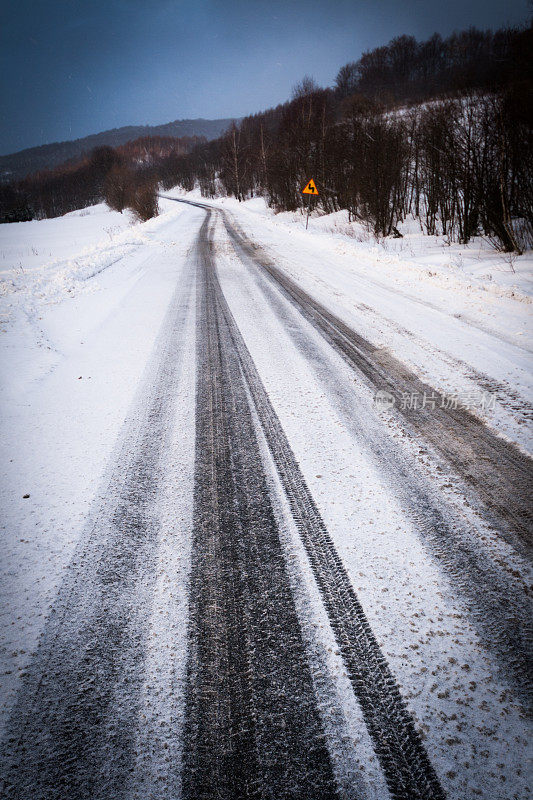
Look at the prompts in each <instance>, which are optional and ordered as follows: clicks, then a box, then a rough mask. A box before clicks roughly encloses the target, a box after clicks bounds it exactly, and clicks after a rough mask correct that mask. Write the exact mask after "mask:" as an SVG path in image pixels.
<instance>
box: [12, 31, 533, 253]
mask: <svg viewBox="0 0 533 800" xmlns="http://www.w3.org/2000/svg"><path fill="white" fill-rule="evenodd" d="M532 52H533V29H532V28H531V27H529V28H527V29H506V30H499V31H496V32H491V31H485V32H483V31H479V30H476V29H470V30H468V31H464V32H461V33H457V34H453V35H452V36H450V37H448V38H446V39H443V38H441V37H440V36H439V35H438V34H435V35H434V36H432V37H431V38H430V39H428V40H427V41H423V42H417V41H416V40H415V39H414V38H413V37H410V36H400V37H397V38H395V39H393V40H392V41H391V42H390V43H389V44H387V45H385V46H383V47H379V48H376V49H374V50H371V51H368V52H366V53H363V55H362V56H361V58H360V59H359V60H358V61H354V62H352V63H349V64H346V65H345V66H343V67H342V68H341V69H340V70H339V72H338V74H337V77H336V80H335V85H334V86H333V87H332V88H327V89H323V88H321V87H319V86H318V85H317V84H316V83H315V81H314V80H313V79H312V78H310V77H305V78H304V79H303V80H302V81H301V82H300V83H299V84H298V85H297V86H295V88H294V90H293V95H292V98H291V100H289V101H288V102H286V103H284V104H282V105H280V106H278V107H276V108H274V109H269V110H267V111H265V112H263V113H260V114H254V115H251V116H248V117H246V118H244V119H243V120H242V121H241V122H240V123H239V124H238V125H235V124H234V125H232V126H231V127H230V128H229V129H228V131H227V132H226V133H225V134H224V135H223V136H221V137H220V138H218V139H216V140H213V141H211V142H206V141H192V140H188V141H181V140H169V142H167V143H162V142H161V141H160V142H158V143H156V142H144V144H143V143H142V142H138V143H137V144H136V145H132V144H131V143H130V144H129V145H125V146H123V147H122V148H117V149H116V150H115V149H113V148H99V149H98V150H96V151H94V152H93V153H92V154H91V155H90V156H88V157H86V158H85V159H84V160H82V162H76V163H74V164H69V165H66V166H64V167H63V168H57V169H56V170H53V171H51V172H44V173H38V174H37V175H34V176H30V177H29V178H27V179H25V180H24V181H21V182H18V183H16V184H12V185H10V186H3V187H0V204H1V206H2V209H3V212H2V221H10V220H20V219H29V218H35V217H45V216H56V215H58V214H63V213H65V212H66V211H69V210H72V209H73V208H80V207H83V206H85V205H89V204H91V203H95V202H99V201H101V200H102V199H103V198H105V199H107V201H108V203H109V205H111V207H113V208H116V209H117V210H123V208H126V207H130V208H132V209H133V210H134V212H135V213H136V215H137V217H138V218H139V219H145V218H148V217H149V216H151V215H152V214H153V213H156V212H157V191H158V189H159V188H162V189H169V188H170V187H173V186H175V185H180V186H182V187H183V188H184V189H185V190H190V189H193V188H194V187H195V186H199V187H200V189H201V192H202V194H203V195H204V196H205V197H214V196H216V195H217V194H227V195H231V196H234V197H236V198H237V199H238V200H244V199H246V198H248V197H251V196H254V195H258V194H259V195H263V196H264V197H265V199H266V201H267V202H268V203H269V205H270V206H272V207H273V208H275V209H276V210H294V209H297V208H298V207H300V206H302V205H303V204H304V202H306V201H305V199H304V197H303V196H302V194H301V189H302V188H303V186H304V185H305V184H306V183H307V181H308V180H309V178H310V177H313V178H314V180H315V181H316V183H317V186H318V190H319V197H318V198H316V199H313V202H314V203H315V206H316V207H317V208H320V209H322V210H323V211H324V212H325V213H328V212H332V211H337V210H339V209H347V210H348V212H349V215H350V218H351V219H352V220H359V221H361V222H362V223H363V224H364V225H365V226H367V227H368V228H369V229H370V230H371V231H372V232H373V233H374V235H375V236H376V237H378V238H380V237H385V236H391V235H392V236H399V235H401V234H400V233H399V231H398V225H399V224H400V223H401V222H402V221H403V220H405V219H406V218H407V217H409V216H411V217H413V218H415V219H417V220H418V221H419V223H420V225H421V227H422V229H423V230H424V231H425V232H426V233H427V234H428V235H434V234H437V233H439V234H443V235H445V236H447V237H448V238H449V240H450V241H458V242H462V243H467V242H468V241H469V240H470V239H471V238H472V237H474V236H477V235H482V236H485V237H486V238H487V239H489V240H490V241H491V243H492V244H493V245H494V247H496V248H497V249H499V250H502V251H504V252H513V251H514V252H516V253H521V252H523V251H524V250H525V249H528V248H531V247H533V148H532V129H533V104H532V88H533V74H532V61H531V53H532Z"/></svg>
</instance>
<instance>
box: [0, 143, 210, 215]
mask: <svg viewBox="0 0 533 800" xmlns="http://www.w3.org/2000/svg"><path fill="white" fill-rule="evenodd" d="M205 141H206V140H205V139H204V138H203V137H198V136H184V137H181V138H174V137H165V136H145V137H141V138H139V139H136V140H134V141H132V142H127V143H126V144H124V145H121V146H120V147H117V148H113V147H108V146H103V147H97V148H95V149H94V150H93V151H92V152H91V153H90V154H89V155H88V156H84V157H83V158H81V159H75V160H73V161H72V162H68V163H66V164H63V165H62V166H60V167H56V168H55V169H52V170H43V171H41V172H37V173H34V174H33V175H29V176H28V177H27V178H24V179H23V180H21V181H17V182H15V183H11V184H3V185H0V222H22V221H26V220H30V219H44V218H47V217H58V216H61V215H62V214H66V213H67V212H69V211H74V210H75V209H78V208H84V207H85V206H88V205H94V204H95V203H101V202H102V201H103V200H104V199H105V196H106V192H107V190H108V187H109V186H110V185H111V183H112V180H111V178H110V176H112V175H116V174H121V175H122V176H123V180H124V181H125V184H127V191H126V196H127V198H126V199H127V202H126V203H125V205H124V206H123V207H122V208H120V209H119V210H121V211H122V210H123V208H126V207H131V208H132V210H133V211H134V212H135V213H136V215H137V216H139V218H141V219H143V218H147V217H145V214H146V213H148V208H149V204H148V203H147V202H146V198H147V197H148V195H149V194H150V193H151V194H152V195H153V197H154V198H155V202H156V206H157V198H156V193H157V182H158V179H159V176H160V175H165V174H166V171H167V169H172V167H173V165H174V163H175V160H176V159H178V158H180V157H182V156H184V155H185V154H187V153H189V152H190V151H191V150H192V149H193V148H194V147H195V146H198V145H200V144H202V143H204V142H205ZM167 165H168V167H167ZM139 198H142V201H141V200H140V199H139ZM151 207H152V209H153V203H152V205H151Z"/></svg>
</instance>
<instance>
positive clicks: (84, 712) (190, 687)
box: [1, 202, 532, 800]
mask: <svg viewBox="0 0 533 800" xmlns="http://www.w3.org/2000/svg"><path fill="white" fill-rule="evenodd" d="M179 209H180V213H179V216H177V217H176V218H170V219H169V221H168V222H166V223H165V225H164V226H162V227H160V228H157V229H154V234H153V241H151V244H150V247H151V248H152V249H151V250H150V251H149V253H148V255H146V254H145V253H144V252H143V251H141V252H136V251H134V252H133V253H127V254H126V255H125V256H124V259H123V260H124V262H125V264H126V265H125V266H123V267H121V266H120V264H119V265H118V266H117V265H116V264H111V265H110V266H109V268H108V271H109V274H111V273H112V272H113V270H115V271H116V270H120V269H125V270H126V273H125V277H124V279H123V282H124V281H126V284H127V286H128V291H124V290H121V292H120V293H119V295H118V296H116V297H115V300H114V305H113V306H112V313H110V314H108V316H106V317H105V319H104V320H103V321H102V322H101V323H100V324H99V325H95V324H94V323H91V325H93V327H92V328H91V326H90V325H87V326H86V328H85V333H84V337H85V338H84V341H85V342H86V344H85V347H86V350H85V352H84V355H83V357H82V358H85V359H86V362H85V363H86V364H87V365H90V364H92V367H94V368H95V371H98V369H100V370H101V369H102V368H101V367H100V362H101V354H102V353H103V352H107V351H108V350H109V344H110V342H111V343H113V342H114V343H115V346H114V348H113V349H116V350H117V356H116V360H115V361H113V356H109V358H110V361H111V363H112V366H113V369H115V370H116V369H117V364H118V362H119V361H120V362H121V363H122V364H123V366H122V367H121V369H122V370H123V374H124V381H125V383H126V384H127V386H130V387H131V392H132V394H133V389H134V388H135V394H134V397H133V400H132V401H131V403H130V406H129V410H128V411H127V412H126V411H125V410H124V412H123V421H122V422H121V423H120V426H119V422H120V418H121V415H120V413H115V416H114V417H113V418H112V419H111V420H110V421H109V423H108V427H107V428H106V427H105V426H103V427H102V429H101V431H100V435H101V439H102V441H101V443H100V444H99V441H98V438H97V437H95V438H94V442H93V448H94V449H95V450H96V451H97V452H98V451H99V452H100V455H99V458H98V463H99V464H102V465H104V464H105V469H102V471H101V473H100V477H99V485H100V488H99V489H98V491H95V490H93V491H92V499H91V504H90V508H88V509H87V514H86V520H85V523H84V524H83V525H79V526H78V527H79V532H78V534H77V536H76V537H74V540H73V541H71V542H70V541H69V542H68V543H66V542H65V544H66V546H65V547H64V548H63V550H64V552H63V553H62V556H61V557H62V559H63V564H62V565H61V564H60V565H58V563H57V562H58V561H59V562H61V557H60V558H57V559H56V558H51V559H50V560H51V561H53V562H54V563H53V566H52V567H51V570H52V571H53V572H54V573H55V584H53V583H52V585H51V587H49V588H48V595H46V596H45V597H42V598H40V600H36V595H35V593H34V594H32V593H31V592H30V591H29V590H28V592H27V596H26V597H25V598H24V599H22V598H17V597H16V594H17V587H19V588H20V587H21V586H22V585H24V586H25V587H26V588H27V587H28V585H29V583H31V570H30V577H26V578H24V579H22V578H21V577H20V575H17V566H16V564H17V556H20V546H19V544H18V543H17V542H16V541H15V540H13V542H9V541H7V542H6V543H5V545H6V551H5V555H6V558H7V561H8V562H9V564H10V565H11V566H10V567H9V568H8V569H9V572H8V577H7V579H6V586H7V589H4V592H5V596H6V598H7V602H6V609H7V611H6V613H5V614H4V618H3V619H4V622H5V626H4V627H5V628H6V630H8V626H11V625H14V626H15V629H18V639H17V640H16V641H17V642H18V645H17V646H18V647H19V648H21V645H22V643H24V645H25V646H26V648H28V649H32V648H33V643H32V640H33V642H35V644H36V646H35V652H34V654H33V655H32V657H31V658H27V659H24V660H23V665H22V668H21V669H20V675H19V676H17V677H14V676H12V675H11V670H9V676H11V677H8V679H7V680H6V685H7V686H8V692H7V694H6V698H7V699H6V700H5V701H4V707H3V711H4V718H5V725H4V728H5V730H4V747H3V755H2V762H1V764H2V773H3V777H4V784H3V793H4V794H3V796H5V797H6V798H18V800H22V799H23V798H24V799H25V798H27V797H30V796H31V797H33V798H35V800H44V799H45V798H46V799H47V800H48V799H49V798H50V799H51V798H58V799H59V798H65V797H68V798H73V799H74V800H78V798H79V800H81V799H82V798H83V799H84V800H85V798H87V800H88V799H89V798H99V799H100V798H101V799H102V800H103V799H104V798H106V799H107V798H117V799H118V798H123V799H124V800H130V799H133V798H143V800H146V798H154V800H163V798H171V799H172V800H178V798H181V797H183V798H190V799H191V800H192V798H194V799H195V800H197V799H199V798H205V800H207V799H208V798H209V799H210V800H211V798H215V797H219V798H221V799H222V800H233V798H240V797H242V798H245V797H246V798H248V797H250V798H251V797H262V798H289V797H290V798H302V800H303V798H306V800H308V799H309V798H317V800H318V798H333V797H339V798H373V799H374V800H377V799H378V798H379V799H381V798H389V797H394V798H402V799H404V800H411V799H414V798H419V800H426V798H441V797H445V796H447V797H449V798H457V800H459V799H461V800H464V799H465V798H476V797H482V798H491V800H492V798H502V799H504V798H509V799H511V798H525V797H527V796H529V788H528V779H527V777H528V776H527V769H526V768H525V761H526V757H527V741H528V733H529V725H528V720H527V712H528V710H529V709H530V704H531V693H530V692H531V690H530V685H529V683H528V667H529V666H530V657H531V650H530V643H531V637H530V634H531V631H530V625H531V622H530V620H531V615H530V613H529V607H528V579H529V577H530V568H529V563H528V557H529V556H530V545H531V538H530V537H531V529H532V519H531V511H530V507H529V505H528V501H529V497H530V495H531V475H532V472H531V460H530V459H529V457H528V456H527V455H525V453H524V451H523V450H522V449H519V447H518V446H517V445H516V444H513V442H512V441H510V440H509V439H504V438H502V437H501V436H500V435H498V434H497V433H496V432H495V430H494V429H492V428H490V427H489V426H488V425H486V424H484V423H483V421H482V419H481V418H480V417H479V416H476V415H474V414H473V413H470V412H469V411H468V410H465V409H461V408H454V407H453V405H452V406H451V407H449V408H440V405H439V403H435V402H433V403H432V402H428V403H427V404H424V407H423V408H415V407H413V406H409V405H408V404H402V403H401V402H400V400H399V398H400V397H401V396H406V395H411V396H413V395H416V396H420V397H422V396H425V397H427V398H429V397H431V396H432V395H434V394H435V392H436V388H437V387H435V386H434V385H433V384H432V383H431V382H430V381H429V380H428V374H427V373H425V374H424V375H423V376H421V375H420V374H417V371H416V370H415V369H414V368H412V366H411V365H409V364H407V363H406V361H405V360H404V359H401V358H399V357H397V355H396V354H395V353H394V351H393V350H392V351H391V349H389V348H387V349H385V348H383V347H377V346H376V345H375V344H374V343H373V342H371V341H370V340H369V338H368V337H367V336H366V335H365V332H362V331H360V330H357V329H356V326H354V325H351V324H348V323H347V322H346V319H345V317H344V315H343V313H342V311H341V310H339V309H338V308H337V307H336V303H335V292H334V291H333V290H332V291H331V292H330V295H329V298H328V297H327V296H320V297H317V295H316V294H313V292H312V291H311V290H308V288H306V287H304V286H303V285H302V284H301V283H299V282H298V280H296V279H295V278H294V277H293V276H291V275H290V274H288V272H287V270H285V269H284V268H283V267H282V266H280V265H279V263H278V259H277V257H276V253H275V251H274V249H272V248H271V249H270V250H269V247H268V243H266V242H262V243H261V242H259V240H258V239H252V238H251V237H250V235H249V234H248V233H245V232H244V229H243V227H241V225H240V224H239V220H238V219H236V216H235V215H232V214H230V213H228V212H227V211H224V209H223V208H220V207H218V208H217V207H213V206H210V205H204V204H202V203H190V202H189V203H187V204H181V203H180V206H179ZM128 270H129V272H128ZM104 274H107V273H104ZM114 286H115V284H114V283H113V282H112V281H111V279H110V283H109V287H107V288H106V286H105V285H104V289H103V294H104V297H105V296H108V295H109V294H110V293H112V292H113V291H116V289H115V288H113V287H114ZM106 291H107V295H106V294H105V293H106ZM325 295H327V292H326V293H325ZM80 302H81V306H80V308H85V309H86V313H87V314H88V316H91V317H92V312H93V311H94V305H93V303H94V301H93V300H92V299H91V298H89V299H87V300H83V301H80ZM84 303H85V305H84ZM149 307H151V308H152V310H151V311H150V312H147V310H146V309H147V308H149ZM58 313H59V316H60V314H61V312H60V311H59V312H58ZM139 317H142V320H143V321H142V323H139ZM54 324H55V325H56V326H58V325H60V321H59V322H58V321H57V318H56V319H55V322H53V321H52V322H50V321H48V325H49V330H53V325H54ZM139 324H141V330H140V331H135V335H134V337H133V339H134V344H135V346H136V348H137V352H135V348H133V349H132V352H131V353H130V352H129V351H128V350H127V346H126V345H125V342H126V340H127V338H128V332H131V331H132V330H133V329H134V328H135V326H139ZM454 324H459V323H458V322H457V320H455V323H454ZM460 324H465V323H464V322H461V323H460ZM475 331H476V333H475V334H473V335H476V336H477V335H478V334H479V335H480V336H489V335H490V334H489V333H487V332H481V333H480V329H479V327H475ZM87 345H88V351H89V352H88V354H87ZM508 346H509V348H510V352H511V348H512V347H513V345H511V344H509V345H508ZM506 347H507V344H506ZM106 348H107V349H106ZM73 352H74V351H73ZM521 352H522V351H521V350H520V348H518V349H516V348H515V350H513V351H512V355H513V357H514V354H515V353H517V354H518V355H517V356H516V358H517V359H518V360H519V359H520V358H521V357H522V356H521ZM76 356H77V357H80V356H79V354H78V353H77V351H76ZM71 361H72V355H70V357H69V354H67V356H66V357H65V360H64V362H63V363H62V364H59V365H58V366H57V367H55V368H54V370H53V371H52V373H51V374H50V375H49V376H47V377H46V378H44V379H40V380H41V383H40V384H39V386H38V388H37V389H34V390H33V391H37V392H41V393H42V394H43V395H44V396H45V397H47V398H48V399H50V398H52V397H55V396H57V393H58V391H60V389H61V387H63V385H64V384H63V380H64V374H62V370H63V372H66V371H72V363H71ZM517 363H518V362H517ZM97 365H98V366H97ZM141 368H142V369H143V371H142V373H141V372H140V369H141ZM109 369H110V375H111V372H112V371H113V369H112V368H111V367H110V368H109ZM104 371H105V370H104ZM109 380H110V379H109ZM102 390H104V391H105V387H104V386H102V384H100V386H99V387H98V388H96V389H95V390H94V391H92V390H88V391H89V394H88V395H87V396H86V397H85V398H84V401H83V402H84V403H85V404H86V408H87V412H86V413H87V418H89V415H90V409H91V408H93V407H94V405H95V404H96V403H97V402H98V395H99V392H100V391H102ZM377 390H383V391H386V392H388V393H389V394H390V395H392V396H394V397H395V398H396V399H397V402H396V403H395V405H394V407H392V408H386V407H385V408H380V407H378V406H377V405H376V404H375V402H374V395H375V392H376V391H377ZM91 391H92V393H91ZM68 392H72V389H69V390H68V391H67V394H66V398H67V399H63V400H62V401H61V402H63V404H64V410H66V412H67V413H64V414H63V417H64V419H65V423H64V424H66V425H67V426H68V425H69V419H71V420H72V421H71V422H70V425H71V427H72V434H73V435H76V420H75V417H76V413H77V414H78V417H79V420H81V423H83V419H84V416H83V415H84V413H85V412H84V408H83V406H82V408H81V411H76V412H72V411H71V412H70V413H69V409H68V404H69V402H70V401H69V400H68V397H69V395H68ZM47 393H48V394H47ZM127 395H128V392H127V391H126V390H125V389H124V390H123V396H124V398H126V397H127ZM121 402H122V403H124V402H125V400H123V401H121ZM117 407H118V406H117ZM80 415H81V416H80ZM79 420H77V422H78V425H79V424H80V421H79ZM39 423H41V424H42V420H39V421H38V423H36V424H39ZM20 435H21V434H20V431H18V432H17V436H18V437H19V438H20ZM82 436H83V434H82ZM110 438H114V439H115V440H116V443H115V445H114V447H113V449H112V450H111V448H110V444H109V439H110ZM104 442H105V443H104ZM52 443H53V440H52V439H51V440H50V442H49V443H48V444H49V445H50V444H52ZM31 444H32V445H33V446H34V445H35V442H34V441H32V442H31ZM46 444H47V441H46V436H45V440H44V441H43V442H42V443H41V447H42V448H43V449H44V448H45V446H46ZM19 446H20V448H21V450H22V453H23V454H24V452H25V448H26V451H27V450H28V449H29V447H30V440H29V439H28V438H27V437H26V440H24V435H22V441H21V442H20V445H19ZM86 448H87V449H89V448H91V442H90V441H87V442H86ZM64 450H65V453H66V454H68V452H69V447H68V446H67V445H64ZM82 453H83V448H82V449H80V453H79V457H80V458H81V457H82ZM67 460H68V459H67V458H66V459H65V463H66V461H67ZM56 469H57V470H59V471H60V468H59V467H57V468H56ZM98 471H99V469H98V468H96V469H95V473H98ZM81 474H82V473H81V472H80V470H79V468H78V469H77V468H76V465H75V464H74V465H73V469H72V480H73V483H74V484H76V482H77V481H78V482H79V480H80V479H79V475H81ZM90 494H91V492H89V495H90ZM75 498H76V495H75V494H74V499H75ZM57 505H58V506H60V505H61V502H60V500H58V501H57ZM37 513H38V514H39V513H40V515H41V517H40V524H42V522H43V521H46V523H47V524H48V526H52V527H53V525H54V517H53V515H52V514H50V512H47V511H45V510H41V511H40V512H39V510H37ZM58 513H59V516H60V515H61V512H58ZM6 521H7V525H8V526H11V527H12V528H13V529H14V530H15V529H16V530H17V531H18V532H19V534H20V535H22V533H24V536H25V537H26V536H29V535H30V534H29V533H28V531H29V530H30V527H31V525H32V524H33V521H32V520H31V519H29V518H21V520H19V521H18V522H17V521H16V513H15V514H12V516H11V517H9V516H6ZM35 524H36V525H37V527H38V524H37V523H35ZM77 524H78V523H76V522H75V521H73V528H76V526H77ZM63 526H64V522H63ZM46 530H48V528H47V529H46ZM32 535H35V534H32ZM48 538H49V539H50V540H52V539H53V537H48ZM20 541H21V542H25V541H27V540H26V539H25V538H21V539H20ZM31 541H32V548H31V553H30V554H29V555H28V556H27V558H28V559H29V561H30V562H31V561H32V559H33V560H34V561H36V560H38V559H39V552H40V555H41V557H42V545H38V544H36V539H31ZM40 547H41V550H39V548H40ZM6 563H7V562H6ZM22 594H23V593H22ZM32 603H33V604H34V605H35V604H37V605H39V606H40V607H41V608H42V611H43V617H44V618H45V620H46V621H45V622H42V621H39V620H34V621H33V623H32V625H30V626H29V630H28V631H27V633H26V635H24V633H23V624H22V622H21V621H20V620H21V617H22V616H23V615H24V613H25V612H26V611H28V609H29V607H30V605H31V604H32ZM17 610H18V611H19V614H18V615H17V613H16V611H17ZM17 620H18V621H17ZM21 631H22V632H21ZM10 635H12V634H8V635H7V636H6V637H5V638H4V640H3V641H7V645H6V646H7V647H9V646H11V648H13V646H14V645H13V644H12V643H11V642H14V641H15V638H14V637H13V639H12V640H11V641H10V639H9V636H10ZM25 636H26V639H27V641H25ZM37 642H38V643H37ZM15 655H16V654H15ZM6 677H7V676H6Z"/></svg>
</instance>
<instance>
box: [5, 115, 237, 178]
mask: <svg viewBox="0 0 533 800" xmlns="http://www.w3.org/2000/svg"><path fill="white" fill-rule="evenodd" d="M234 121H235V122H238V121H239V120H238V118H234V117H228V118H223V119H203V118H202V117H198V118H197V119H179V120H178V119H177V120H174V121H173V122H166V123H164V124H162V125H124V126H122V127H120V128H110V129H109V130H106V131H100V132H99V133H92V134H89V136H83V137H81V138H79V139H72V140H67V141H64V142H51V143H50V144H43V145H38V146H37V147H28V148H25V149H24V150H19V151H17V152H15V153H8V154H6V155H3V156H0V181H2V182H6V181H13V180H20V179H21V178H24V177H26V176H27V175H29V174H31V173H32V172H37V171H39V170H43V169H52V168H53V167H56V166H58V165H59V164H63V163H65V162H66V161H70V160H73V159H77V158H80V157H81V156H82V155H84V154H85V153H88V152H90V151H91V150H92V149H93V148H94V147H102V146H105V145H110V146H111V147H118V146H119V145H122V144H126V142H129V141H131V140H133V139H138V138H139V137H141V136H174V137H182V136H205V138H206V139H208V140H211V139H216V138H218V137H219V136H220V135H221V134H222V133H223V132H224V131H225V130H226V129H227V128H228V127H229V125H231V123H232V122H234Z"/></svg>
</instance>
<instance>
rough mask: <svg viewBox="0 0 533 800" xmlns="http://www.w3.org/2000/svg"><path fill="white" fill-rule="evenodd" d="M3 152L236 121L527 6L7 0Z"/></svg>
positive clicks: (508, 17) (513, 1)
mask: <svg viewBox="0 0 533 800" xmlns="http://www.w3.org/2000/svg"><path fill="white" fill-rule="evenodd" d="M1 14H2V16H1V23H0V30H1V33H0V82H1V86H2V88H1V93H2V98H1V99H2V111H1V119H2V126H1V134H0V153H2V154H4V153H9V152H13V151H15V150H20V149H22V148H25V147H31V146H33V145H39V144H45V143H47V142H52V141H61V140H64V139H74V138H77V137H80V136H85V135H87V134H89V133H96V132H98V131H101V130H105V129H107V128H114V127H119V126H121V125H129V124H152V125H154V124H160V123H164V122H169V121H170V120H174V119H184V118H191V117H207V118H215V117H230V116H242V115H245V114H248V113H252V112H254V111H260V110H262V109H264V108H268V107H269V106H273V105H276V104H277V103H279V102H283V101H284V100H286V99H287V98H288V97H289V95H290V92H291V88H292V86H293V85H294V84H295V83H296V82H297V81H299V80H300V79H301V78H302V77H303V75H304V74H306V73H308V74H310V75H312V76H313V77H314V78H315V79H316V80H317V81H318V82H319V83H320V84H321V85H323V86H327V85H331V84H332V83H333V81H334V79H335V75H336V73H337V70H338V69H339V67H340V66H342V65H343V64H344V63H346V62H347V61H353V60H356V59H357V58H358V57H359V55H360V54H361V53H362V51H363V50H366V49H369V48H372V47H375V46H377V45H379V44H384V43H385V42H387V41H388V40H389V39H391V38H392V37H393V36H397V35H400V34H402V33H408V34H414V35H415V36H417V38H425V37H427V36H429V35H431V34H432V33H433V32H434V31H439V32H440V33H441V34H443V35H446V34H449V33H451V32H452V31H453V30H460V29H462V28H465V27H468V26H470V25H476V26H477V27H480V28H489V27H492V28H495V27H499V26H501V25H504V24H519V23H522V22H524V21H525V20H526V19H527V18H528V4H527V0H404V2H400V1H399V0H329V2H328V0H247V1H246V0H83V2H80V1H79V0H57V1H56V2H49V0H3V2H2V7H1Z"/></svg>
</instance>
